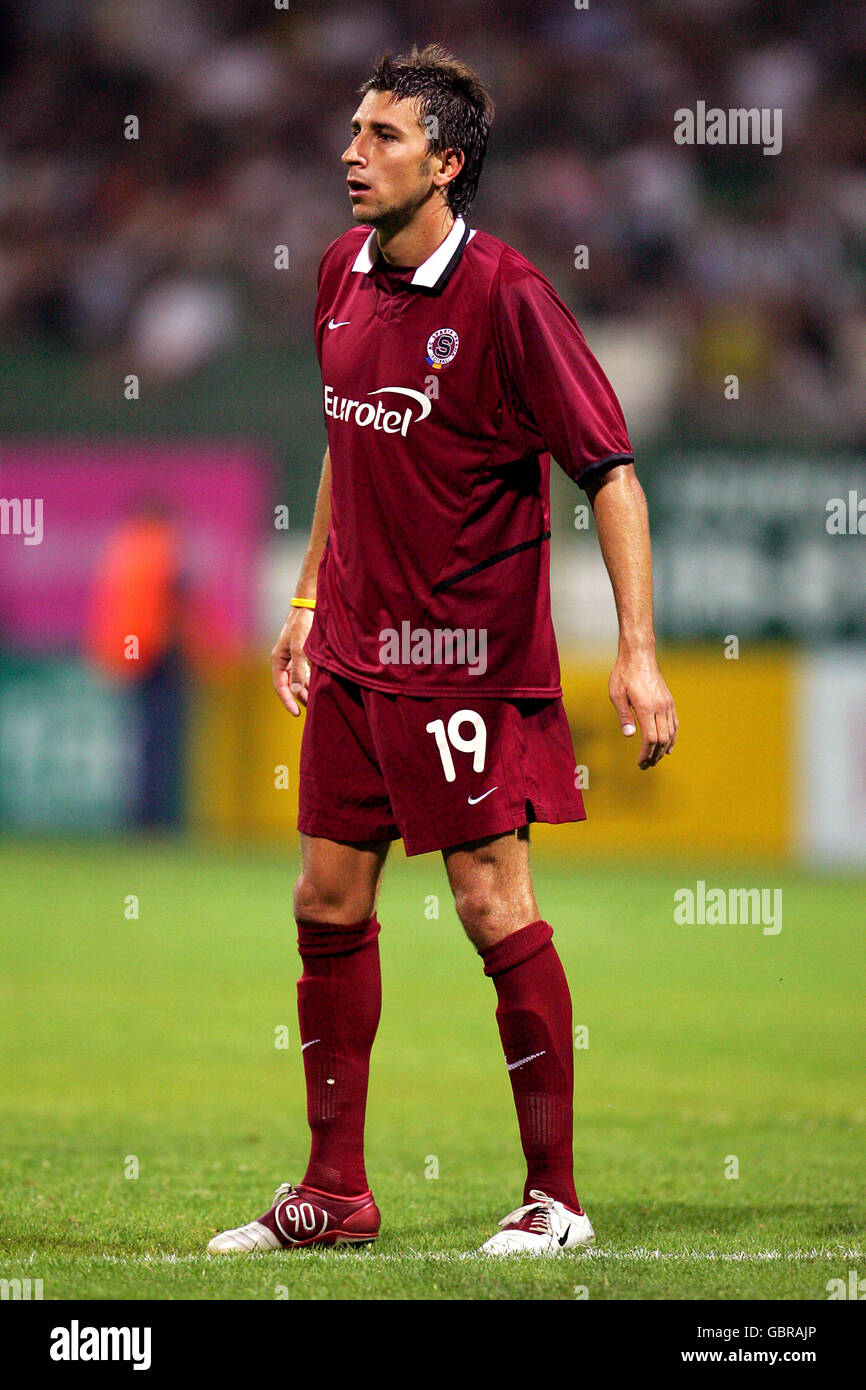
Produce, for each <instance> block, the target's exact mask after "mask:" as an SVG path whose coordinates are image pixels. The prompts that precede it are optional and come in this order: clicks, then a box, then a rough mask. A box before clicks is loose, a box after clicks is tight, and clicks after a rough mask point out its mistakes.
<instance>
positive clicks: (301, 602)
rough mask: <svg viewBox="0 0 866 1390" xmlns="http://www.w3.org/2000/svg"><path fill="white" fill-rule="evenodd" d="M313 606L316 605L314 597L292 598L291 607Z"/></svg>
mask: <svg viewBox="0 0 866 1390" xmlns="http://www.w3.org/2000/svg"><path fill="white" fill-rule="evenodd" d="M315 606H316V600H315V599H314V598H293V599H292V607H293V608H315Z"/></svg>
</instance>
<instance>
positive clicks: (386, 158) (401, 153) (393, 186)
mask: <svg viewBox="0 0 866 1390" xmlns="http://www.w3.org/2000/svg"><path fill="white" fill-rule="evenodd" d="M390 95H391V94H390V92H367V93H366V94H365V96H364V100H363V101H362V102H361V105H360V106H359V107H358V109H357V111H356V112H355V115H354V116H353V117H352V143H351V144H350V146H349V148H348V149H347V150H346V151H345V153H344V154H343V163H344V164H345V166H346V171H347V183H348V188H349V199H350V201H351V204H352V215H353V217H354V219H355V221H356V222H363V223H366V224H369V225H370V226H373V227H393V228H397V227H401V226H405V225H406V224H407V223H408V222H409V221H411V219H412V217H413V215H414V213H415V211H416V209H417V208H418V207H420V206H421V204H422V203H426V202H427V201H428V199H429V198H431V197H433V196H435V195H436V192H437V186H436V183H435V182H434V180H435V179H436V178H437V176H438V175H439V173H440V171H441V164H440V162H439V160H438V159H436V158H434V157H430V156H428V155H427V136H426V132H425V131H424V128H423V126H421V125H420V124H419V119H418V110H417V107H416V105H415V103H414V102H412V101H410V100H400V101H396V102H394V103H393V105H392V104H391V102H390V101H389V97H390ZM446 182H447V180H446Z"/></svg>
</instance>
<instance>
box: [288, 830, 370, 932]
mask: <svg viewBox="0 0 866 1390" xmlns="http://www.w3.org/2000/svg"><path fill="white" fill-rule="evenodd" d="M390 843H391V842H390V840H370V841H361V842H358V843H346V842H343V841H338V840H327V839H324V838H322V837H320V836H317V835H304V834H302V835H301V873H300V877H299V878H298V881H297V883H296V884H295V894H294V906H295V916H296V917H301V918H303V919H305V920H307V921H313V922H330V923H337V924H341V925H344V926H348V925H350V924H351V923H353V922H362V921H365V920H366V919H367V918H368V917H372V915H373V913H374V912H375V910H376V900H377V897H378V893H379V884H380V882H381V879H382V870H383V869H384V867H385V859H386V857H387V854H388V849H389V847H390Z"/></svg>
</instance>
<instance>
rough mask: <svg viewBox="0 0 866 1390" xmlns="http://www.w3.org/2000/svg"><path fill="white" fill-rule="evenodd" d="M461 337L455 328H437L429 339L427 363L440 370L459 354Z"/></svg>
mask: <svg viewBox="0 0 866 1390" xmlns="http://www.w3.org/2000/svg"><path fill="white" fill-rule="evenodd" d="M459 346H460V339H459V338H458V336H457V334H456V332H455V331H454V329H453V328H437V329H436V332H435V333H431V334H430V337H429V338H428V339H427V358H426V361H427V365H428V366H429V367H435V368H436V371H437V372H440V371H441V370H442V368H443V367H447V366H448V363H449V362H453V361H454V358H455V357H456V356H457V349H458V348H459Z"/></svg>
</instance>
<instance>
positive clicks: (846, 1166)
mask: <svg viewBox="0 0 866 1390" xmlns="http://www.w3.org/2000/svg"><path fill="white" fill-rule="evenodd" d="M546 834H547V835H548V836H551V835H555V832H545V831H543V830H539V831H538V832H537V834H536V835H535V837H534V838H535V840H536V842H537V843H536V850H538V848H539V846H543V845H544V842H545V837H546ZM3 857H4V865H3V870H2V902H3V907H2V912H3V919H4V920H3V928H2V941H3V944H2V954H3V958H4V961H3V970H2V972H0V997H2V1014H3V1029H2V1033H3V1066H2V1072H0V1090H2V1113H3V1117H4V1119H3V1125H2V1144H0V1151H2V1152H0V1164H2V1168H0V1187H2V1209H3V1214H4V1215H3V1222H2V1233H0V1277H2V1278H6V1279H12V1278H16V1277H17V1278H30V1279H31V1280H32V1279H42V1281H43V1290H44V1297H45V1299H66V1298H72V1299H90V1298H110V1299H151V1298H155V1299H187V1298H188V1299H250V1298H252V1299H274V1298H290V1299H298V1298H328V1299H337V1298H339V1299H344V1298H345V1299H353V1298H365V1299H366V1298H378V1299H390V1298H419V1299H449V1298H457V1299H469V1298H471V1299H538V1298H541V1299H575V1298H580V1297H588V1298H589V1299H633V1298H641V1299H646V1298H652V1299H694V1298H711V1299H738V1298H768V1299H778V1298H781V1299H826V1298H827V1290H826V1286H827V1281H828V1280H830V1279H833V1278H843V1279H847V1276H848V1270H849V1269H851V1268H854V1269H859V1273H860V1277H863V1276H864V1275H866V1254H864V1252H863V1229H862V1226H863V1223H862V1197H863V1190H864V1182H863V1178H864V1160H863V1155H864V1123H866V1101H864V1096H863V1091H862V1082H861V1077H862V1065H863V1040H864V1039H863V1032H864V1030H863V1004H862V1001H863V997H864V989H863V983H864V980H863V977H864V963H863V946H862V940H859V939H858V928H859V926H860V924H861V922H862V917H863V902H864V884H863V882H862V880H856V879H854V878H847V879H846V878H842V877H829V876H827V877H823V878H820V877H808V876H806V875H804V874H801V873H799V872H797V871H795V870H792V869H789V868H779V867H778V866H776V867H774V866H755V865H749V866H746V865H743V866H731V865H727V866H722V865H719V866H716V870H715V872H713V871H712V869H708V867H707V865H706V864H704V865H700V866H696V865H695V864H683V863H674V864H672V865H665V866H664V867H647V866H639V865H631V866H628V865H619V864H602V863H592V862H588V861H587V862H584V861H583V860H577V861H574V862H573V863H572V864H570V865H566V864H564V863H563V862H562V861H561V860H553V859H549V858H544V857H542V856H541V855H539V854H537V862H536V871H535V878H536V887H537V893H538V897H539V902H540V905H541V910H542V912H543V914H544V915H545V916H546V917H548V918H549V919H550V920H551V921H552V922H553V924H554V927H555V929H556V943H557V946H558V948H559V951H560V954H561V956H562V959H563V963H564V965H565V968H566V971H567V974H568V977H569V981H570V984H571V989H572V995H573V999H574V1017H575V1023H576V1024H578V1025H581V1026H583V1027H585V1028H586V1029H587V1030H588V1047H582V1048H579V1049H577V1050H576V1051H575V1072H576V1084H575V1153H576V1165H577V1186H578V1191H579V1193H580V1195H581V1198H582V1200H583V1202H584V1204H585V1205H586V1207H587V1209H588V1210H589V1213H590V1216H591V1217H592V1220H593V1223H594V1225H595V1228H596V1232H597V1245H596V1247H595V1249H594V1250H593V1251H592V1252H591V1253H586V1254H577V1255H572V1256H563V1257H561V1258H559V1259H557V1260H551V1261H533V1260H527V1259H521V1260H512V1261H509V1262H502V1261H495V1262H490V1261H483V1260H479V1259H477V1258H470V1259H461V1258H460V1256H461V1254H462V1253H463V1252H467V1251H472V1250H473V1249H475V1248H476V1247H477V1246H478V1244H479V1243H480V1242H481V1241H482V1240H483V1239H484V1238H485V1237H486V1236H487V1235H489V1234H490V1233H491V1232H492V1231H493V1230H494V1229H495V1228H496V1222H497V1220H498V1219H499V1218H500V1217H501V1216H503V1215H504V1214H505V1213H506V1212H507V1211H508V1210H509V1209H510V1208H511V1207H512V1206H516V1205H517V1204H518V1203H519V1201H520V1198H521V1190H522V1155H521V1153H520V1148H519V1141H518V1135H517V1126H516V1122H515V1119H514V1115H513V1111H512V1104H511V1093H510V1087H509V1082H508V1077H507V1074H506V1071H505V1067H504V1065H503V1060H502V1056H501V1052H500V1045H499V1038H498V1033H497V1030H496V1024H495V1019H494V1007H495V994H494V990H493V986H492V985H491V983H490V982H489V981H488V980H486V979H485V978H484V976H483V975H482V972H481V968H480V962H479V961H478V959H477V957H476V956H475V954H474V952H473V950H472V948H471V947H470V946H469V944H468V942H467V941H466V940H465V938H464V937H463V935H462V932H461V930H460V928H459V926H458V923H457V920H456V917H455V915H454V910H453V905H452V903H451V900H450V896H449V893H448V888H447V883H446V880H445V876H444V870H443V867H442V862H441V858H440V857H439V856H438V855H427V856H424V857H423V858H421V859H416V860H413V861H407V860H405V858H404V856H403V851H402V847H401V846H399V845H397V846H395V848H394V850H393V851H392V857H391V862H390V863H389V866H388V869H387V870H386V875H385V882H384V886H383V891H382V897H381V900H380V907H379V915H380V918H381V921H382V923H383V931H382V937H381V949H382V970H383V982H384V1000H385V1002H384V1009H383V1017H382V1024H381V1028H380V1032H379V1037H378V1039H377V1043H376V1048H375V1050H374V1053H373V1068H372V1076H371V1093H370V1106H369V1112H368V1125H367V1159H368V1172H369V1175H370V1179H371V1182H372V1185H373V1190H374V1192H375V1193H376V1197H377V1200H378V1202H379V1205H380V1207H381V1209H382V1213H383V1228H382V1233H381V1235H380V1238H379V1241H378V1244H377V1246H376V1247H374V1248H373V1249H372V1250H365V1251H360V1250H359V1251H351V1250H347V1251H336V1252H323V1251H311V1252H308V1253H304V1254H296V1255H292V1254H285V1255H277V1256H257V1257H253V1258H236V1259H213V1258H208V1257H207V1256H206V1255H204V1253H203V1251H204V1247H205V1245H206V1243H207V1241H208V1239H209V1238H210V1236H211V1235H212V1234H213V1232H214V1231H216V1230H219V1229H221V1228H223V1227H225V1226H227V1225H235V1224H238V1223H240V1222H243V1221H247V1220H250V1219H252V1218H253V1217H254V1216H257V1215H258V1214H259V1213H260V1212H261V1211H262V1210H264V1209H265V1207H266V1206H268V1205H269V1202H270V1199H271V1194H272V1190H273V1188H274V1187H275V1186H276V1185H277V1183H278V1182H280V1181H283V1180H286V1179H289V1180H294V1181H297V1180H298V1179H299V1178H300V1176H301V1175H302V1172H303V1168H304V1163H305V1159H306V1151H307V1150H306V1145H307V1133H306V1124H305V1117H304V1100H303V1084H302V1066H301V1058H300V1051H299V1041H298V1033H297V1018H296V1014H295V981H296V979H297V975H298V973H299V960H298V956H297V954H296V950H295V944H294V934H293V924H292V923H291V918H290V908H291V888H292V882H293V878H294V876H295V873H296V863H297V861H296V856H295V855H294V853H292V852H288V851H287V852H286V853H278V852H277V851H275V850H267V849H244V848H237V847H235V848H231V847H229V848H227V847H225V846H223V845H221V844H220V845H218V844H208V843H201V842H196V843H185V842H175V841H161V840H154V841H147V840H122V841H107V842H101V843H96V842H91V843H86V842H85V843H81V844H65V843H63V844H61V843H45V844H36V843H24V842H12V843H9V844H7V845H6V846H5V848H4V856H3ZM697 878H704V879H706V880H707V881H708V882H712V883H714V884H719V885H721V886H723V887H728V886H745V887H747V886H752V885H755V884H762V885H765V886H770V887H781V888H782V889H783V895H784V922H783V929H782V931H781V932H780V933H779V935H777V936H767V935H764V934H763V932H762V930H761V928H760V926H726V927H722V926H691V927H687V926H676V925H675V924H674V920H673V893H674V890H675V889H676V888H677V887H682V886H694V884H695V881H696V879H697ZM133 894H134V895H136V896H137V898H138V902H139V916H138V918H137V919H134V918H131V919H130V918H128V917H127V916H126V915H125V904H126V901H127V899H128V898H129V896H130V895H133ZM433 894H435V895H438V899H439V916H438V919H435V918H430V917H428V916H426V915H425V907H427V910H428V911H429V910H430V909H429V903H428V899H429V896H430V895H433ZM283 1028H287V1030H288V1047H287V1048H286V1047H278V1046H276V1045H275V1043H276V1042H278V1041H280V1038H281V1035H280V1031H279V1030H281V1029H283ZM734 1160H736V1165H738V1169H739V1176H738V1177H732V1176H726V1171H727V1172H728V1173H732V1172H733V1171H734V1168H735V1164H734ZM437 1167H438V1177H432V1176H427V1174H430V1173H432V1172H434V1171H436V1169H437ZM136 1170H137V1173H138V1176H137V1177H134V1176H127V1173H134V1172H135V1171H136Z"/></svg>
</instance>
